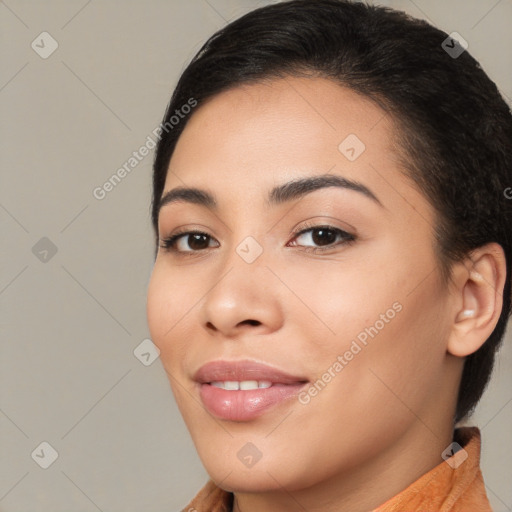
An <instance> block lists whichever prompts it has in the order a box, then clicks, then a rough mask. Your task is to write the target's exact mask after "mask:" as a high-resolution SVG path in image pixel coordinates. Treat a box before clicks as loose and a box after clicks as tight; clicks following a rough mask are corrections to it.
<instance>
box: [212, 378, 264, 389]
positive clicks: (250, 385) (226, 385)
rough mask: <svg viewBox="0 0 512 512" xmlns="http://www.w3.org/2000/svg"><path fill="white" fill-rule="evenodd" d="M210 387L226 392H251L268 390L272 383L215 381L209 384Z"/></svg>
mask: <svg viewBox="0 0 512 512" xmlns="http://www.w3.org/2000/svg"><path fill="white" fill-rule="evenodd" d="M211 385H212V386H215V387H216V388H220V389H225V390H227V391H238V390H242V391H243V390H251V389H258V388H263V389H266V388H269V387H270V386H272V382H270V381H268V380H262V381H257V380H243V381H241V382H239V381H235V380H226V381H215V382H211Z"/></svg>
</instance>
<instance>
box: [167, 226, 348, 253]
mask: <svg viewBox="0 0 512 512" xmlns="http://www.w3.org/2000/svg"><path fill="white" fill-rule="evenodd" d="M321 229H323V230H328V231H332V232H334V233H335V234H336V235H340V236H341V241H338V242H336V243H331V244H329V245H326V246H320V247H311V246H306V247H304V248H303V249H302V250H303V251H304V252H312V253H315V254H316V253H322V252H325V251H329V250H332V249H333V248H334V247H337V246H340V245H350V244H352V243H353V242H355V241H356V237H355V236H354V235H352V234H350V233H347V232H346V231H343V230H342V229H339V228H336V227H334V226H330V225H328V224H318V225H317V224H311V225H308V224H306V225H304V226H302V228H301V229H300V230H299V231H295V232H292V233H290V235H289V236H293V239H295V238H297V237H299V236H301V235H303V234H305V233H308V232H309V231H315V230H321ZM186 235H204V236H206V237H208V238H209V239H210V240H211V239H213V237H211V236H210V235H209V234H208V233H205V232H203V231H194V230H192V231H187V230H183V231H179V232H177V233H175V234H174V235H172V236H170V237H168V238H164V239H162V240H160V247H161V248H162V249H164V250H165V251H169V252H173V253H176V254H179V255H180V256H184V257H187V256H194V255H197V254H198V253H201V252H203V251H205V250H206V249H208V248H205V249H198V250H191V251H178V250H177V249H176V242H177V241H178V240H179V239H180V238H182V237H184V236H186ZM299 247H301V246H299Z"/></svg>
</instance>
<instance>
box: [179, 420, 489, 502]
mask: <svg viewBox="0 0 512 512" xmlns="http://www.w3.org/2000/svg"><path fill="white" fill-rule="evenodd" d="M454 442H456V443H458V444H459V445H460V446H461V447H462V448H464V449H463V450H460V451H458V452H456V453H454V454H453V455H452V456H451V457H449V458H448V459H447V460H445V461H444V462H442V463H441V464H439V465H437V466H436V467H435V468H433V469H431V470H430V471H429V472H428V473H425V474H424V475H423V476H422V477H420V478H419V479H418V480H416V481H415V482H413V483H412V484H411V485H409V487H407V488H406V489H404V490H403V491H402V492H400V493H398V494H397V495H396V496H394V497H393V498H391V499H390V500H388V501H386V502H385V503H383V504H382V505H380V506H379V507H377V508H376V509H375V510H374V511H373V512H404V511H407V512H414V511H418V510H421V511H425V512H427V511H428V512H467V511H468V510H471V512H492V509H491V506H490V504H489V500H488V499H487V495H486V493H485V485H484V480H483V477H482V472H481V471H480V443H481V440H480V431H479V430H478V428H477V427H462V428H458V429H456V430H455V432H454ZM466 457H467V458H466ZM192 510H193V511H195V512H232V510H233V494H232V493H230V492H227V491H224V490H223V489H221V488H220V487H218V486H217V485H216V484H215V483H214V482H213V481H212V480H209V481H208V483H207V484H206V485H205V486H204V487H203V488H202V489H201V490H200V491H199V493H198V494H197V496H196V497H195V498H194V499H193V500H192V501H191V502H190V504H189V505H188V506H187V507H185V508H184V509H183V511H182V512H188V511H192Z"/></svg>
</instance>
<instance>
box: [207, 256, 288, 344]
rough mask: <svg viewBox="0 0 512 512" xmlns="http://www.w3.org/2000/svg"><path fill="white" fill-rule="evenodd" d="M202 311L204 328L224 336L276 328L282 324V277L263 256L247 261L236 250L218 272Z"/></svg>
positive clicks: (267, 330)
mask: <svg viewBox="0 0 512 512" xmlns="http://www.w3.org/2000/svg"><path fill="white" fill-rule="evenodd" d="M260 258H261V257H260ZM219 275H220V277H218V276H219ZM200 315H201V322H202V325H203V326H204V327H205V329H206V330H207V331H208V332H209V333H210V334H212V335H214V336H218V337H221V338H236V337H238V336H241V335H243V334H245V333H249V332H251V333H254V334H265V333H269V332H273V331H276V330H278V329H279V328H280V327H281V326H282V324H283V302H282V300H281V296H280V293H279V281H278V280H277V279H276V277H275V275H274V274H273V273H272V272H271V271H270V270H269V268H268V267H267V266H266V264H265V262H264V261H263V258H261V259H259V260H257V261H256V262H252V263H247V262H245V261H244V260H243V259H242V258H240V257H239V256H238V254H236V253H235V254H234V255H233V256H232V257H230V258H229V261H227V262H226V264H225V265H224V266H223V268H222V272H221V273H220V272H219V273H218V274H217V275H216V276H215V279H214V280H213V282H212V285H211V288H210V290H209V292H208V293H207V294H206V296H205V298H204V301H203V302H202V303H201V310H200Z"/></svg>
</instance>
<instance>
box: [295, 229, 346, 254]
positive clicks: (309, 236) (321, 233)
mask: <svg viewBox="0 0 512 512" xmlns="http://www.w3.org/2000/svg"><path fill="white" fill-rule="evenodd" d="M355 239H356V237H355V236H354V235H351V234H350V233H347V232H346V231H343V230H342V229H339V228H336V227H334V226H328V225H327V226H310V227H307V228H306V229H302V230H301V231H299V232H298V233H297V234H296V235H295V237H294V241H293V242H292V244H291V245H300V246H304V247H306V248H307V249H306V251H311V252H321V251H326V250H331V249H333V248H334V247H336V246H338V245H343V244H348V243H351V242H354V241H355Z"/></svg>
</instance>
